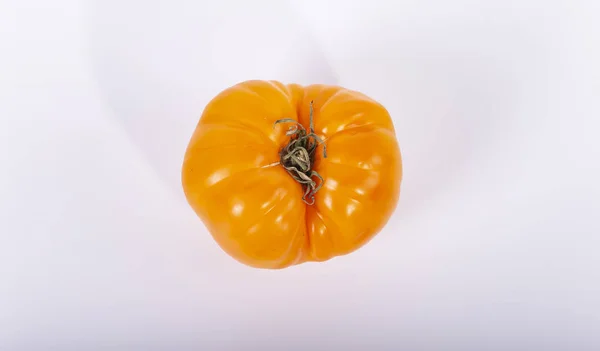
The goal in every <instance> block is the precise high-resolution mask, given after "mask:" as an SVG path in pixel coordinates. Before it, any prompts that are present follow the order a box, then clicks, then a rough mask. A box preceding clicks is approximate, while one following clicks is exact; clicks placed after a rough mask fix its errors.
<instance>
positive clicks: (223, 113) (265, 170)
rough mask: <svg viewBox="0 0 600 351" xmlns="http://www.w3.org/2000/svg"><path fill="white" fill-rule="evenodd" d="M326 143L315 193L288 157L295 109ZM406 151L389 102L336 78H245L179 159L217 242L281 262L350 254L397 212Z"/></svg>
mask: <svg viewBox="0 0 600 351" xmlns="http://www.w3.org/2000/svg"><path fill="white" fill-rule="evenodd" d="M311 101H312V102H313V107H314V113H313V121H314V130H315V134H317V135H318V136H319V137H320V138H321V139H323V140H324V144H325V146H326V147H327V157H326V158H325V157H323V156H324V155H323V147H321V146H320V147H319V148H318V149H317V152H316V155H315V160H314V166H313V169H314V170H315V171H317V172H318V173H319V174H320V175H321V176H322V177H323V179H324V182H323V186H322V188H321V189H319V191H318V192H317V193H316V194H315V202H314V204H312V205H308V204H306V203H305V202H303V201H302V196H303V194H304V191H303V188H302V186H301V184H299V183H298V182H297V181H296V180H294V179H293V178H292V177H291V176H290V174H288V172H287V171H286V170H285V169H284V168H283V167H282V165H281V164H280V163H279V161H280V150H281V149H282V148H284V147H285V146H286V145H287V144H288V143H289V141H290V137H289V136H286V131H287V130H288V127H289V125H285V124H277V125H275V121H277V120H280V119H282V118H292V119H294V120H297V121H299V122H300V123H301V124H302V125H303V126H305V127H306V128H307V129H308V128H309V124H310V120H309V109H310V105H311ZM401 180H402V160H401V154H400V149H399V146H398V142H397V140H396V136H395V131H394V126H393V123H392V120H391V118H390V116H389V114H388V112H387V110H386V109H385V108H384V107H383V106H382V105H381V104H379V103H377V102H375V101H374V100H372V99H370V98H368V97H367V96H365V95H363V94H361V93H358V92H355V91H351V90H347V89H344V88H342V87H337V86H326V85H310V86H300V85H297V84H290V85H284V84H282V83H280V82H277V81H259V80H253V81H246V82H242V83H239V84H236V85H234V86H232V87H230V88H228V89H226V90H224V91H223V92H221V93H220V94H218V95H217V96H216V97H215V98H214V99H213V100H211V101H210V102H209V104H208V105H207V106H206V108H205V109H204V112H203V114H202V116H201V118H200V121H199V122H198V125H197V127H196V130H195V131H194V133H193V135H192V138H191V140H190V143H189V145H188V148H187V150H186V154H185V159H184V162H183V167H182V185H183V190H184V193H185V195H186V198H187V201H188V203H189V204H190V206H191V207H192V209H193V210H194V211H195V213H196V214H197V215H198V217H199V218H200V219H201V220H202V221H203V223H204V224H205V226H206V227H207V229H208V231H209V232H210V233H211V235H212V237H213V238H214V240H215V241H216V242H217V243H218V245H219V246H220V247H221V248H222V249H223V250H224V251H225V252H226V253H227V254H229V255H230V256H231V257H233V258H234V259H236V260H238V261H239V262H241V263H243V264H246V265H248V266H251V267H256V268H271V269H279V268H285V267H288V266H291V265H295V264H300V263H303V262H307V261H326V260H329V259H331V258H333V257H336V256H341V255H346V254H349V253H351V252H353V251H355V250H357V249H359V248H360V247H362V246H363V245H365V244H366V243H367V242H368V241H369V240H370V239H372V238H373V237H374V236H375V235H376V234H377V233H378V232H379V231H380V230H381V229H382V228H383V226H384V225H385V224H386V223H387V221H388V220H389V218H390V217H391V215H392V213H393V212H394V210H395V208H396V205H397V202H398V199H399V195H400V183H401Z"/></svg>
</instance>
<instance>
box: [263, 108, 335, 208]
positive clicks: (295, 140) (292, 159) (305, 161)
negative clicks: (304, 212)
mask: <svg viewBox="0 0 600 351" xmlns="http://www.w3.org/2000/svg"><path fill="white" fill-rule="evenodd" d="M313 115H314V110H313V101H311V102H310V112H309V121H310V122H309V123H310V125H309V130H308V131H307V130H306V128H304V126H303V125H302V124H300V122H298V121H296V120H294V119H291V118H284V119H280V120H277V121H275V123H274V126H276V125H277V124H280V123H294V125H292V126H291V127H290V128H289V129H288V130H287V132H286V133H285V135H287V136H289V137H290V142H289V143H288V144H287V145H286V146H285V147H284V148H283V149H282V150H281V152H280V153H279V155H280V160H279V163H280V164H281V166H283V168H284V169H285V170H286V171H287V172H288V173H289V175H290V176H291V177H292V178H294V180H295V181H297V182H298V183H300V184H301V185H302V187H303V188H304V195H303V196H302V201H304V203H306V204H307V205H313V204H314V203H315V194H316V193H317V191H319V189H321V186H323V182H324V180H323V177H321V175H320V174H319V173H318V172H316V171H314V170H313V169H312V167H313V164H314V153H315V151H316V150H317V147H318V146H319V145H323V157H324V158H326V157H327V148H326V146H325V143H324V142H323V139H321V138H320V137H319V136H318V135H316V134H315V128H314V121H313ZM315 178H317V179H318V182H316V181H315Z"/></svg>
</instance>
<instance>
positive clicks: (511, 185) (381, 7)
mask: <svg viewBox="0 0 600 351" xmlns="http://www.w3.org/2000/svg"><path fill="white" fill-rule="evenodd" d="M599 16H600V3H599V2H598V1H594V0H589V1H583V0H580V1H573V0H570V1H567V0H565V1H559V0H547V1H542V0H521V1H517V0H514V1H511V0H509V1H506V0H495V1H476V0H418V1H417V0H401V1H391V0H388V1H386V0H382V1H374V0H371V1H365V2H358V1H354V2H353V1H352V0H339V1H322V0H310V1H304V0H294V1H291V0H290V1H275V0H273V1H266V0H262V1H259V0H254V1H233V0H229V1H227V0H219V1H215V2H213V3H212V4H209V3H208V2H205V1H191V0H188V1H183V0H160V1H159V0H150V1H142V0H119V1H117V0H80V1H75V0H54V1H45V0H39V1H33V0H0V350H9V351H21V350H44V351H46V350H78V351H79V350H125V351H137V350H140V351H142V350H143V351H146V350H181V351H186V350H241V351H243V350H334V349H338V348H339V349H340V350H443V351H445V350H474V351H485V350H502V351H504V350H565V351H566V350H576V351H581V350H598V349H600V254H599V252H600V221H599V217H600V200H599V199H600V185H599V184H600V183H599V182H600V163H599V162H600V139H599V135H600V22H598V18H599ZM254 78H256V79H278V80H281V81H284V82H286V83H289V82H297V83H334V84H340V85H343V86H346V87H348V88H352V89H357V90H360V91H363V92H364V93H366V94H368V95H371V96H372V97H373V98H375V99H377V100H379V101H381V102H382V103H383V104H384V105H385V106H386V107H387V108H388V109H389V111H390V113H391V114H392V115H393V118H394V121H395V124H396V127H397V133H398V139H399V141H400V145H401V148H402V152H403V157H404V167H405V175H404V181H403V192H402V196H401V201H400V204H399V206H398V209H397V211H396V212H395V214H394V216H393V218H392V219H391V221H390V222H389V224H388V225H387V227H386V228H385V230H384V231H382V232H381V233H380V235H378V236H377V237H376V238H375V239H374V240H373V241H372V242H370V243H369V244H368V245H367V246H365V247H364V248H363V249H361V250H359V251H357V252H356V253H354V254H352V255H349V256H346V257H343V258H337V259H334V260H331V261H329V262H327V263H321V264H305V265H301V266H297V267H293V268H290V269H286V270H282V271H265V270H255V269H250V268H247V267H245V266H242V265H240V264H238V263H237V262H235V261H233V260H232V259H230V258H229V257H228V256H226V255H225V254H224V253H222V252H221V251H220V249H219V248H218V247H217V245H216V244H215V243H214V242H213V241H212V239H211V238H210V236H209V235H208V234H207V232H206V231H205V229H204V226H203V225H202V223H201V222H200V221H199V220H198V219H197V218H196V217H195V215H194V214H193V212H192V211H191V209H190V208H189V206H188V205H187V203H186V202H185V200H184V197H183V194H182V190H181V187H180V182H179V174H180V173H179V172H180V166H181V161H182V157H183V153H184V151H185V147H186V145H187V142H188V140H189V137H190V135H191V133H192V131H193V128H194V126H195V123H196V122H197V119H198V117H199V115H200V113H201V111H202V109H203V107H204V106H205V104H206V103H207V102H208V101H209V99H210V98H212V97H213V96H214V95H215V94H216V93H218V92H219V91H220V90H222V89H223V88H226V87H227V86H229V85H231V84H234V83H237V82H239V81H242V80H246V79H254Z"/></svg>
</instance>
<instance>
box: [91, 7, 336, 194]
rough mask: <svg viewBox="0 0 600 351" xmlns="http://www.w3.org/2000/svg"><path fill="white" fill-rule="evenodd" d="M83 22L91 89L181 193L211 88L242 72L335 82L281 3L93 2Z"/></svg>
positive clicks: (253, 75) (215, 89) (306, 31)
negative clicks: (189, 148) (185, 167)
mask: <svg viewBox="0 0 600 351" xmlns="http://www.w3.org/2000/svg"><path fill="white" fill-rule="evenodd" d="M274 14H277V15H274ZM88 26H89V28H88V30H89V35H90V42H91V46H90V48H89V50H90V51H89V54H90V59H91V64H92V67H93V71H94V72H95V75H96V77H95V78H96V79H97V82H98V86H99V90H100V93H101V94H102V96H103V98H104V99H105V101H106V103H107V105H108V106H109V107H110V109H111V110H112V113H113V116H114V118H115V120H116V121H117V122H118V123H119V124H120V125H121V126H122V127H123V129H124V130H125V131H126V133H127V134H128V135H129V137H130V138H131V142H132V143H134V144H135V145H136V146H137V147H138V148H139V149H140V150H141V153H142V154H143V156H144V157H145V158H146V160H147V162H148V163H149V164H150V165H151V166H152V168H153V169H154V170H155V171H156V173H157V174H158V176H159V177H160V178H161V179H162V180H163V181H164V182H165V184H166V186H168V187H169V188H171V189H172V190H173V191H174V192H176V193H177V194H179V195H178V196H180V197H181V199H182V200H183V195H182V193H181V187H180V170H181V163H182V160H183V155H184V152H185V148H186V146H187V143H188V141H189V138H190V136H191V134H192V132H193V130H194V127H195V125H196V123H197V121H198V118H199V117H200V114H201V113H202V110H203V108H204V106H205V105H206V104H207V103H208V101H209V100H210V99H211V98H212V97H214V96H215V95H216V94H217V93H218V92H219V91H221V90H222V89H224V88H226V87H228V86H230V85H232V84H235V83H237V82H239V81H243V80H246V79H278V80H281V81H283V82H286V83H287V82H297V83H304V84H307V83H311V82H315V81H318V82H322V83H330V84H334V83H336V82H337V78H336V76H335V73H334V72H333V70H332V68H331V67H330V66H329V65H328V62H327V59H326V58H325V56H324V54H323V52H322V51H321V50H320V48H319V46H318V44H317V43H316V41H315V40H312V38H313V37H312V33H310V31H309V29H308V28H307V27H306V26H304V25H303V24H302V23H301V22H300V21H298V20H297V18H296V17H295V15H294V14H293V12H292V11H290V9H289V8H288V7H287V5H286V3H285V2H281V1H270V2H263V3H261V5H260V6H259V5H256V4H252V3H250V2H247V3H240V2H239V1H232V0H229V1H222V2H208V3H207V2H190V1H183V0H178V1H166V0H164V1H152V2H144V1H139V0H125V1H114V0H112V1H95V2H94V3H93V5H92V7H91V8H90V11H89V18H88ZM240 27H242V28H245V29H244V30H240ZM274 42H275V43H280V45H273V43H274Z"/></svg>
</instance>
